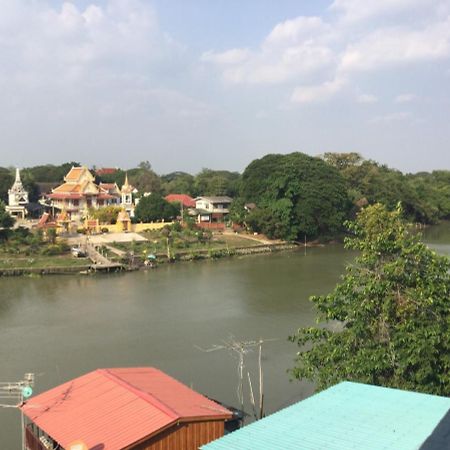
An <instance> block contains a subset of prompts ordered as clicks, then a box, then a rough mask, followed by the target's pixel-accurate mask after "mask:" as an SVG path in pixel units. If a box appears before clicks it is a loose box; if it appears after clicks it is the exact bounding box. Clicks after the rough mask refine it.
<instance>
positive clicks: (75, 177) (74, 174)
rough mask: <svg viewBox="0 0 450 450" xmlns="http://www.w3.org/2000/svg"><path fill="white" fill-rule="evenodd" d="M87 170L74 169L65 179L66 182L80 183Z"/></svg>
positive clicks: (82, 168)
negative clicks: (79, 180)
mask: <svg viewBox="0 0 450 450" xmlns="http://www.w3.org/2000/svg"><path fill="white" fill-rule="evenodd" d="M85 170H87V169H86V168H85V167H72V168H71V169H70V170H69V173H68V174H67V175H66V177H65V179H66V181H78V179H79V178H80V176H81V174H82V173H83V172H84V171H85Z"/></svg>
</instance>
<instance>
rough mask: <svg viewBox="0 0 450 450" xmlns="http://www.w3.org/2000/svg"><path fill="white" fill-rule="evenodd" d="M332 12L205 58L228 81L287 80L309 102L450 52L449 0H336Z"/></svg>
mask: <svg viewBox="0 0 450 450" xmlns="http://www.w3.org/2000/svg"><path fill="white" fill-rule="evenodd" d="M444 6H447V7H444ZM329 10H330V11H331V12H332V13H334V14H331V15H327V16H324V17H323V18H322V17H318V16H299V17H296V18H293V19H289V20H286V21H283V22H280V23H278V24H276V25H275V26H274V27H273V28H272V29H271V30H270V31H269V33H268V34H267V36H266V37H265V38H264V39H263V40H262V41H261V43H260V45H259V46H258V47H257V48H254V49H250V48H234V49H230V50H225V51H223V52H215V51H212V50H210V51H208V52H205V53H204V54H203V55H202V57H201V61H202V62H203V63H206V64H211V65H213V66H214V67H215V69H216V70H217V71H218V73H219V75H220V77H221V78H222V80H223V81H225V82H226V83H229V84H234V85H239V84H260V85H263V84H267V85H285V86H286V88H287V89H291V90H292V91H291V92H292V94H291V100H292V101H293V102H295V103H307V102H310V101H313V100H312V99H321V100H320V101H324V99H329V98H332V97H333V96H334V95H335V94H337V92H338V91H339V90H340V89H342V88H343V86H344V85H345V84H346V83H341V82H336V81H335V80H342V79H345V80H350V79H351V80H353V81H355V80H357V79H358V73H361V72H375V71H379V70H396V69H398V68H402V67H405V66H411V65H414V64H416V65H417V64H420V63H423V62H427V61H438V60H444V59H448V58H449V57H450V1H449V0H440V1H439V5H438V4H436V2H435V0H364V1H363V0H335V1H334V2H333V3H332V5H331V6H330V8H329ZM325 17H327V19H325ZM392 18H395V20H394V21H393V22H392V21H390V20H389V19H392ZM378 19H379V20H378ZM390 23H395V26H392V25H389V24H390ZM362 24H364V26H361V25H362ZM333 80H334V81H333ZM356 91H358V89H357V88H356ZM314 101H315V100H314ZM357 101H358V102H360V103H373V102H374V101H375V99H374V98H372V97H365V96H360V97H359V98H357Z"/></svg>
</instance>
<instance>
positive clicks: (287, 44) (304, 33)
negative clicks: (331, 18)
mask: <svg viewBox="0 0 450 450" xmlns="http://www.w3.org/2000/svg"><path fill="white" fill-rule="evenodd" d="M330 39H331V27H330V26H329V25H328V24H326V23H325V22H323V21H322V19H320V18H318V17H303V16H301V17H297V18H296V19H293V20H287V21H285V22H282V23H279V24H277V25H276V26H275V27H274V28H273V29H272V31H271V32H270V33H269V34H268V36H267V37H266V38H265V39H264V41H263V42H262V43H261V46H260V48H259V49H257V50H254V51H249V50H248V49H245V48H242V49H236V48H235V49H231V50H226V51H224V52H214V51H211V50H210V51H207V52H205V53H203V54H202V56H201V58H200V59H201V61H202V62H209V63H213V64H215V65H216V66H217V68H218V69H219V71H220V72H221V73H222V77H223V79H224V80H225V81H226V82H228V83H231V84H241V83H244V84H279V83H286V82H289V81H292V80H295V79H298V78H303V77H307V76H311V75H312V74H314V73H316V72H318V71H320V70H322V69H324V68H326V67H327V66H330V65H332V63H333V58H334V55H333V51H332V49H331V48H330V47H329V46H328V45H327V41H328V40H330Z"/></svg>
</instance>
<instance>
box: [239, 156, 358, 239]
mask: <svg viewBox="0 0 450 450" xmlns="http://www.w3.org/2000/svg"><path fill="white" fill-rule="evenodd" d="M241 197H242V198H243V199H244V201H245V202H247V203H256V204H257V205H258V210H254V211H252V213H250V214H249V216H248V222H249V224H250V223H251V224H252V228H253V229H254V230H255V231H261V232H263V233H265V234H267V235H268V236H269V237H274V238H282V239H288V240H296V239H301V240H303V237H304V235H307V236H308V237H317V236H324V235H328V236H330V235H331V236H332V235H335V234H337V233H338V232H339V231H340V230H341V229H342V224H343V222H344V220H345V219H346V218H347V211H348V209H349V206H350V203H349V201H348V197H347V186H346V183H345V180H344V179H343V177H342V176H341V175H340V173H339V171H338V170H337V169H335V168H334V167H331V166H330V165H328V164H327V163H326V162H324V161H323V160H322V159H319V158H313V157H311V156H308V155H305V154H303V153H299V152H296V153H291V154H288V155H266V156H264V157H263V158H261V159H257V160H255V161H253V162H251V163H250V164H249V166H248V167H247V168H246V169H245V171H244V173H243V175H242V182H241Z"/></svg>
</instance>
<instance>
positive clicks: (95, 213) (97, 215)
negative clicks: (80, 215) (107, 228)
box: [89, 205, 122, 224]
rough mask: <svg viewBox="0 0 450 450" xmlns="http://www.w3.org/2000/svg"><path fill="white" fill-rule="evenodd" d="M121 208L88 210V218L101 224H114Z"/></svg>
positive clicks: (110, 207) (111, 207)
mask: <svg viewBox="0 0 450 450" xmlns="http://www.w3.org/2000/svg"><path fill="white" fill-rule="evenodd" d="M121 209H122V208H121V207H120V206H114V205H109V206H104V207H103V208H98V209H94V208H92V209H90V210H89V216H90V217H92V218H93V219H98V221H99V223H102V224H114V223H116V221H117V216H118V215H119V212H120V210H121Z"/></svg>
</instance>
